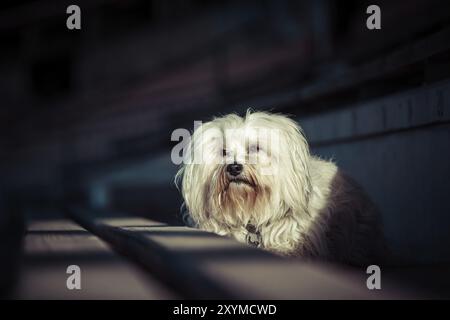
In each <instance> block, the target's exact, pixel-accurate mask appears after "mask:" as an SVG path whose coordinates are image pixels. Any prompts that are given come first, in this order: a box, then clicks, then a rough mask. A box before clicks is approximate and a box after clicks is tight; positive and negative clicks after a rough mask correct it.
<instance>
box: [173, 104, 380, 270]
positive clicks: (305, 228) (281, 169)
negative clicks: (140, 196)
mask: <svg viewBox="0 0 450 320" xmlns="http://www.w3.org/2000/svg"><path fill="white" fill-rule="evenodd" d="M355 156H356V155H355ZM176 182H177V183H180V182H181V191H182V194H183V198H184V201H185V203H184V207H185V209H186V213H187V215H188V217H189V221H190V222H191V224H193V225H194V226H196V227H198V228H200V229H203V230H207V231H212V232H215V233H217V234H220V235H230V236H233V237H234V238H236V239H237V240H238V241H241V242H245V243H248V244H250V245H254V246H257V247H261V248H264V249H266V250H269V251H272V252H275V253H278V254H281V255H286V256H300V257H305V258H314V257H318V258H324V259H327V260H330V261H336V262H345V263H349V264H355V265H364V264H369V263H373V262H377V259H378V258H379V256H380V253H381V251H382V249H383V247H384V244H383V241H382V238H383V237H382V235H381V228H380V222H379V217H378V214H377V211H376V209H375V207H374V205H373V204H372V203H371V202H370V200H369V199H368V197H367V196H366V195H365V193H364V192H363V190H362V189H361V188H360V187H359V186H357V185H356V184H355V182H354V181H352V180H351V179H349V177H347V176H345V175H344V174H343V173H342V172H341V171H340V170H339V169H338V168H337V167H336V165H335V164H334V163H332V162H329V161H324V160H321V159H319V158H317V157H314V156H312V155H310V152H309V147H308V143H307V141H306V139H305V137H304V135H303V132H302V130H301V128H300V127H299V126H298V125H297V123H296V122H294V121H293V120H291V119H289V118H287V117H286V116H284V115H281V114H271V113H266V112H251V111H248V112H247V114H246V116H245V117H240V116H238V115H235V114H230V115H227V116H224V117H221V118H215V119H214V120H212V121H210V122H208V123H205V124H203V125H202V126H200V127H199V128H197V129H196V130H195V132H194V134H193V136H192V139H191V140H190V142H189V146H188V148H187V149H186V154H185V162H184V165H183V166H182V167H181V169H180V170H179V172H178V173H177V176H176Z"/></svg>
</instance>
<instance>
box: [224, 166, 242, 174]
mask: <svg viewBox="0 0 450 320" xmlns="http://www.w3.org/2000/svg"><path fill="white" fill-rule="evenodd" d="M242 168H243V167H242V164H239V163H232V164H229V165H227V171H228V173H229V174H231V175H232V176H237V175H238V174H240V173H241V172H242Z"/></svg>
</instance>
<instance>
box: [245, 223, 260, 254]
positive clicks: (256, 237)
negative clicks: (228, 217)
mask: <svg viewBox="0 0 450 320" xmlns="http://www.w3.org/2000/svg"><path fill="white" fill-rule="evenodd" d="M245 229H246V230H247V236H246V237H245V239H246V241H247V244H249V245H251V246H253V247H257V248H259V247H261V246H262V236H261V232H260V231H259V230H258V228H257V227H256V226H255V225H254V224H251V223H247V225H246V226H245Z"/></svg>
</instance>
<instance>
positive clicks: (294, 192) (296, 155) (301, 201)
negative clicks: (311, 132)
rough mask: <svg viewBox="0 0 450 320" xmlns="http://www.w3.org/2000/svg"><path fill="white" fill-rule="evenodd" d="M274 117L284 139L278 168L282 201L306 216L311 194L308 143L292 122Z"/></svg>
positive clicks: (288, 119) (279, 116)
mask: <svg viewBox="0 0 450 320" xmlns="http://www.w3.org/2000/svg"><path fill="white" fill-rule="evenodd" d="M276 117H277V121H279V123H280V126H279V127H280V129H281V131H282V134H283V137H282V138H284V143H282V144H283V146H282V150H281V153H282V155H281V158H280V168H279V174H280V179H282V180H281V181H282V193H283V198H284V199H283V200H284V202H285V203H286V205H287V206H288V207H289V208H291V209H292V210H294V211H296V212H303V213H306V214H307V213H308V209H307V208H308V202H309V196H310V193H311V178H310V173H309V161H310V153H309V146H308V142H307V141H306V138H305V136H304V134H303V131H302V129H301V128H300V126H299V125H298V124H297V123H296V122H295V121H294V120H292V119H290V118H288V117H285V116H281V115H277V116H276Z"/></svg>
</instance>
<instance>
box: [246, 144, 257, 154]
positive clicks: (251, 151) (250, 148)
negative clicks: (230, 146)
mask: <svg viewBox="0 0 450 320" xmlns="http://www.w3.org/2000/svg"><path fill="white" fill-rule="evenodd" d="M248 152H249V153H257V152H259V146H258V145H257V144H252V145H251V146H250V147H249V148H248Z"/></svg>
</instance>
